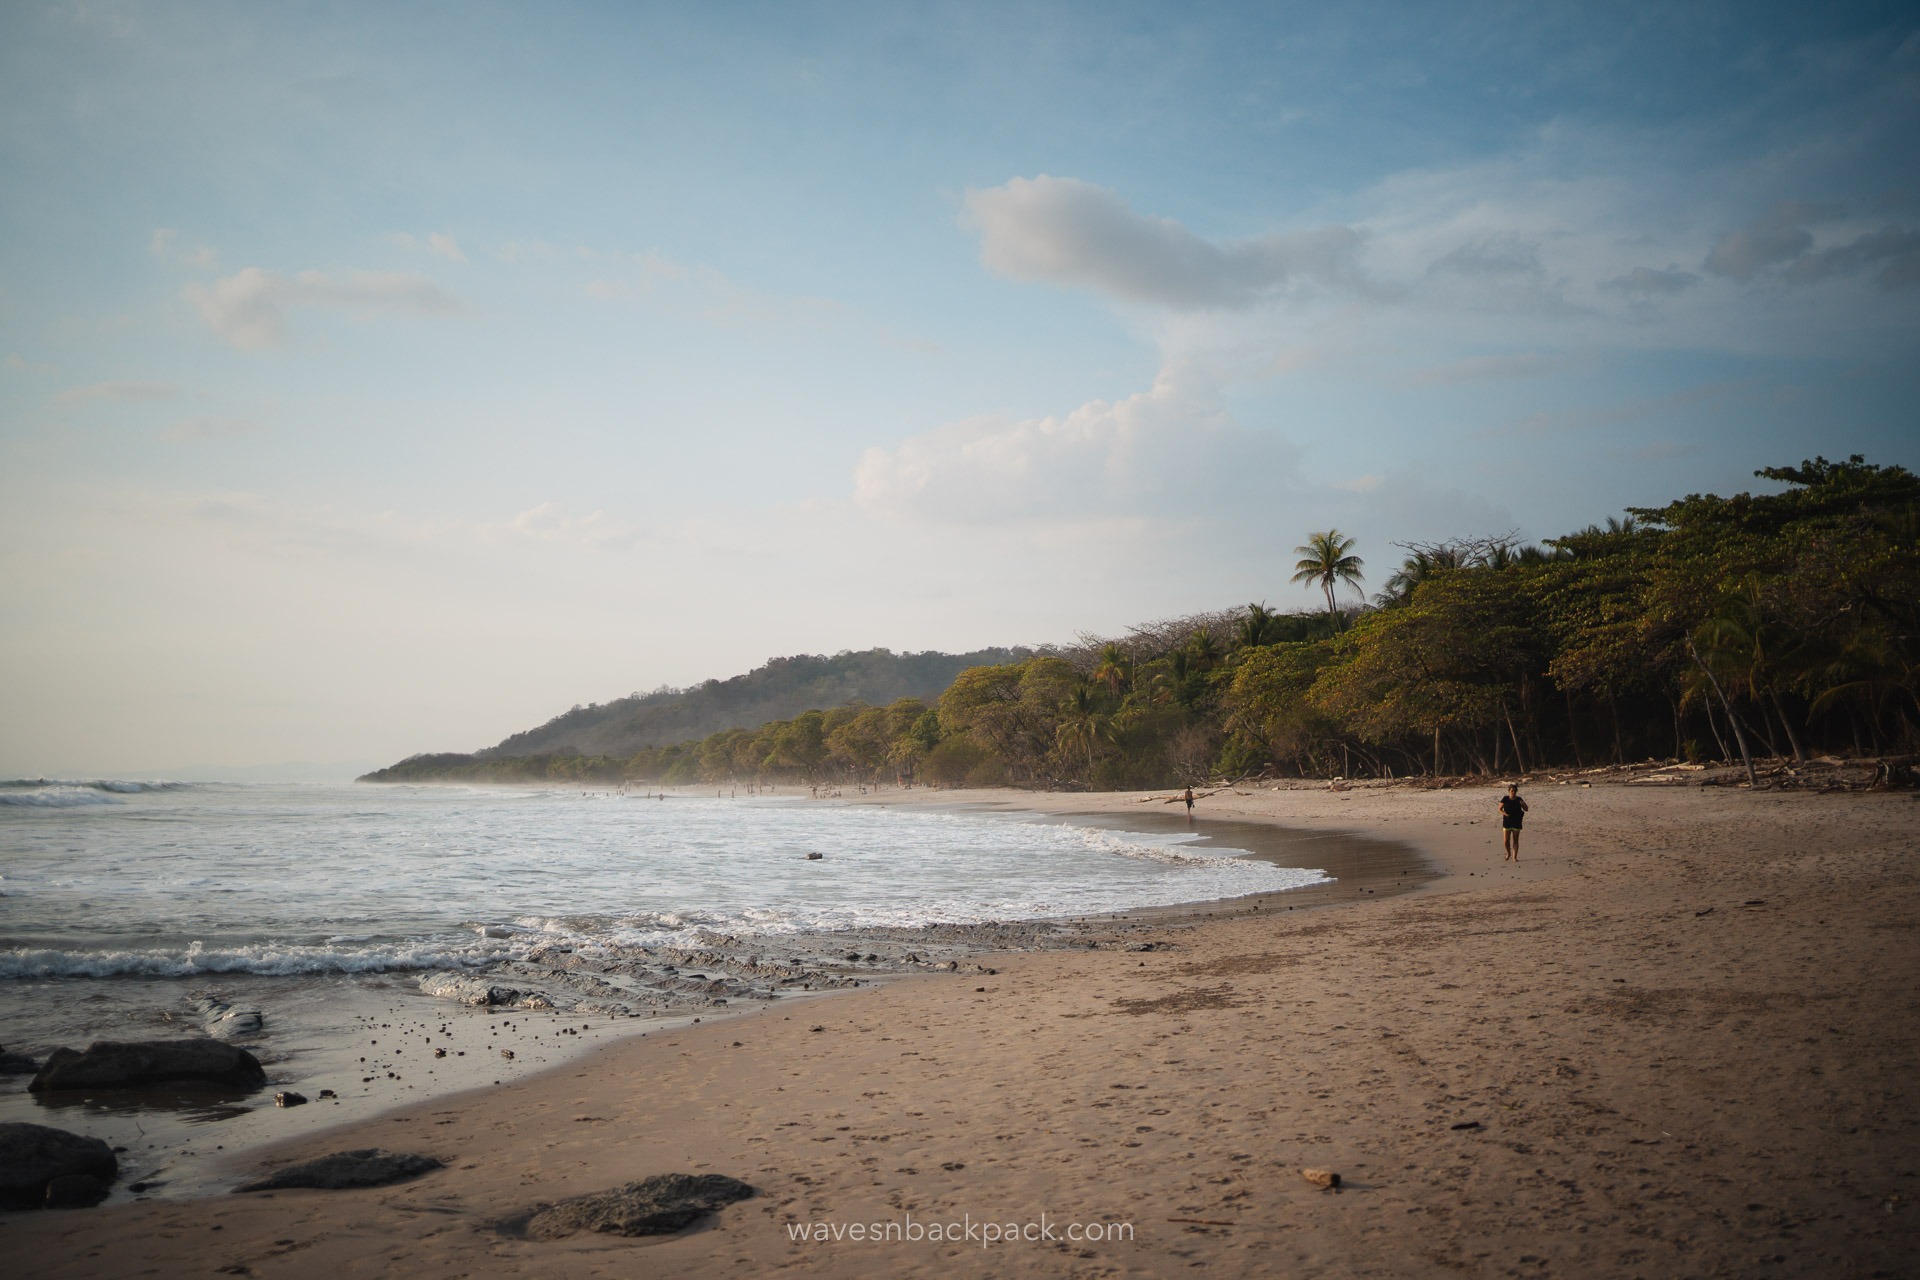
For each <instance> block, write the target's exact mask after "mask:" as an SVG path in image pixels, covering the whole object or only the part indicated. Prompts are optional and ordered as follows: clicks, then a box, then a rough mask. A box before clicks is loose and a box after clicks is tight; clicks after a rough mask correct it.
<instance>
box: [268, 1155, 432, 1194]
mask: <svg viewBox="0 0 1920 1280" xmlns="http://www.w3.org/2000/svg"><path fill="white" fill-rule="evenodd" d="M440 1167H441V1163H440V1161H438V1160H436V1159H434V1158H433V1157H432V1156H421V1155H412V1154H409V1153H407V1152H404V1151H383V1150H381V1149H380V1148H379V1147H362V1148H361V1149H359V1150H357V1151H335V1152H333V1153H332V1154H330V1155H324V1156H321V1157H320V1158H319V1159H317V1160H308V1161H306V1162H305V1163H304V1164H295V1165H288V1166H287V1167H286V1168H284V1169H276V1170H274V1172H272V1173H270V1174H268V1175H267V1176H266V1177H264V1178H256V1179H255V1180H254V1181H252V1182H249V1183H245V1184H244V1185H242V1186H238V1187H235V1188H234V1190H235V1191H236V1192H239V1191H287V1190H292V1189H294V1188H297V1187H312V1188H316V1189H318V1190H321V1191H342V1190H347V1189H349V1188H352V1187H385V1186H389V1185H391V1184H393V1183H395V1182H405V1181H406V1180H407V1179H409V1178H417V1177H419V1176H420V1175H421V1174H423V1173H432V1172H433V1171H434V1170H435V1169H438V1168H440Z"/></svg>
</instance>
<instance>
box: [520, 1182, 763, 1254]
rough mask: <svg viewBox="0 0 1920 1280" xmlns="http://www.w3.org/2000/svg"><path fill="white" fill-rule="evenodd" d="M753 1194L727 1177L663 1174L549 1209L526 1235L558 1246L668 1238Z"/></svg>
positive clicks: (533, 1220)
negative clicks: (602, 1237) (603, 1238)
mask: <svg viewBox="0 0 1920 1280" xmlns="http://www.w3.org/2000/svg"><path fill="white" fill-rule="evenodd" d="M753 1193H754V1189H753V1188H752V1187H750V1186H748V1185H747V1184H746V1183H744V1182H741V1181H740V1180H739V1179H738V1178H729V1177H727V1176H726V1175H725V1174H720V1173H701V1174H692V1173H663V1174H660V1175H659V1176H657V1177H652V1178H647V1179H644V1180H643V1181H640V1182H629V1183H628V1184H627V1185H626V1186H624V1187H615V1188H613V1189H612V1190H611V1191H597V1192H595V1193H594V1194H592V1195H588V1196H576V1197H574V1198H573V1199H571V1200H562V1201H561V1202H560V1203H559V1204H555V1205H548V1206H547V1207H546V1208H543V1209H540V1210H538V1211H536V1212H535V1213H534V1215H533V1216H532V1217H531V1218H529V1219H527V1224H526V1228H525V1230H526V1234H527V1235H528V1236H530V1237H531V1238H533V1239H535V1240H558V1239H560V1238H561V1237H562V1236H570V1235H572V1234H573V1233H574V1232H576V1231H601V1232H605V1233H607V1234H609V1235H616V1236H659V1235H666V1234H667V1233H668V1232H670V1231H678V1230H679V1229H680V1228H682V1227H684V1226H686V1225H687V1224H688V1223H689V1222H692V1221H693V1220H694V1219H695V1218H701V1217H705V1216H706V1215H707V1214H709V1213H712V1212H713V1211H714V1210H715V1209H721V1208H725V1207H726V1206H727V1205H730V1204H732V1203H733V1202H734V1201H736V1200H745V1199H746V1198H747V1197H748V1196H750V1195H752V1194H753Z"/></svg>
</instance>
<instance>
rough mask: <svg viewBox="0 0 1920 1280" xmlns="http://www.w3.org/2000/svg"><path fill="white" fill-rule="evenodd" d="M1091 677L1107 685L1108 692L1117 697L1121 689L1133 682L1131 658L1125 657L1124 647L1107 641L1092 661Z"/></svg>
mask: <svg viewBox="0 0 1920 1280" xmlns="http://www.w3.org/2000/svg"><path fill="white" fill-rule="evenodd" d="M1093 678H1094V679H1095V680H1097V681H1099V682H1100V683H1101V684H1104V685H1105V686H1107V692H1108V693H1110V694H1112V695H1114V696H1115V697H1118V696H1120V691H1121V690H1122V689H1125V688H1126V687H1127V686H1128V685H1130V684H1132V683H1133V660H1132V659H1131V658H1129V657H1127V651H1126V650H1125V649H1122V648H1121V647H1120V646H1119V645H1117V644H1113V643H1108V644H1107V645H1106V646H1105V647H1103V648H1102V649H1101V650H1100V656H1099V658H1098V660H1097V661H1096V662H1095V663H1094V667H1093Z"/></svg>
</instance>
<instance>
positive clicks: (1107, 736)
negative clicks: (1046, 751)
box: [1054, 684, 1113, 782]
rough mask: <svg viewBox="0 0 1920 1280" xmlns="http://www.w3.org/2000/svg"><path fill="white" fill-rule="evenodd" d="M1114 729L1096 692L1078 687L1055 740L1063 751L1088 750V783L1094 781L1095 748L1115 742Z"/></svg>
mask: <svg viewBox="0 0 1920 1280" xmlns="http://www.w3.org/2000/svg"><path fill="white" fill-rule="evenodd" d="M1112 738H1113V727H1112V724H1111V722H1109V721H1108V720H1107V718H1106V717H1105V716H1103V715H1101V714H1100V706H1099V703H1098V701H1097V700H1096V699H1095V697H1094V693H1093V689H1092V687H1091V686H1089V685H1086V684H1079V685H1075V686H1074V688H1073V691H1072V692H1071V693H1069V694H1068V695H1067V700H1066V701H1065V702H1064V703H1062V704H1061V706H1060V721H1059V724H1058V725H1057V726H1056V727H1055V728H1054V740H1055V741H1056V742H1057V743H1059V745H1060V749H1061V750H1062V751H1075V752H1079V751H1085V752H1086V753H1087V780H1088V781H1089V782H1091V781H1092V780H1093V749H1094V747H1095V745H1096V744H1098V743H1100V742H1106V741H1111V740H1112Z"/></svg>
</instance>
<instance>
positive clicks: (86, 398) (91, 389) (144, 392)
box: [54, 382, 181, 404]
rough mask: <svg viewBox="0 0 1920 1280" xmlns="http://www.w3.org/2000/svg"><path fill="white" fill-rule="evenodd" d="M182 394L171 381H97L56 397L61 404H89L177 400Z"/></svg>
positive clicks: (72, 388) (71, 388) (70, 389)
mask: <svg viewBox="0 0 1920 1280" xmlns="http://www.w3.org/2000/svg"><path fill="white" fill-rule="evenodd" d="M180 394H181V392H180V388H179V387H176V386H174V385H173V384H172V383H171V382H96V383H94V384H93V385H92V386H86V387H69V388H68V389H67V390H65V391H62V392H61V393H60V394H59V395H58V396H56V397H54V398H55V399H56V400H58V401H59V402H60V403H61V404H88V403H91V402H93V401H98V400H112V401H128V400H145V401H154V400H177V399H179V397H180Z"/></svg>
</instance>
